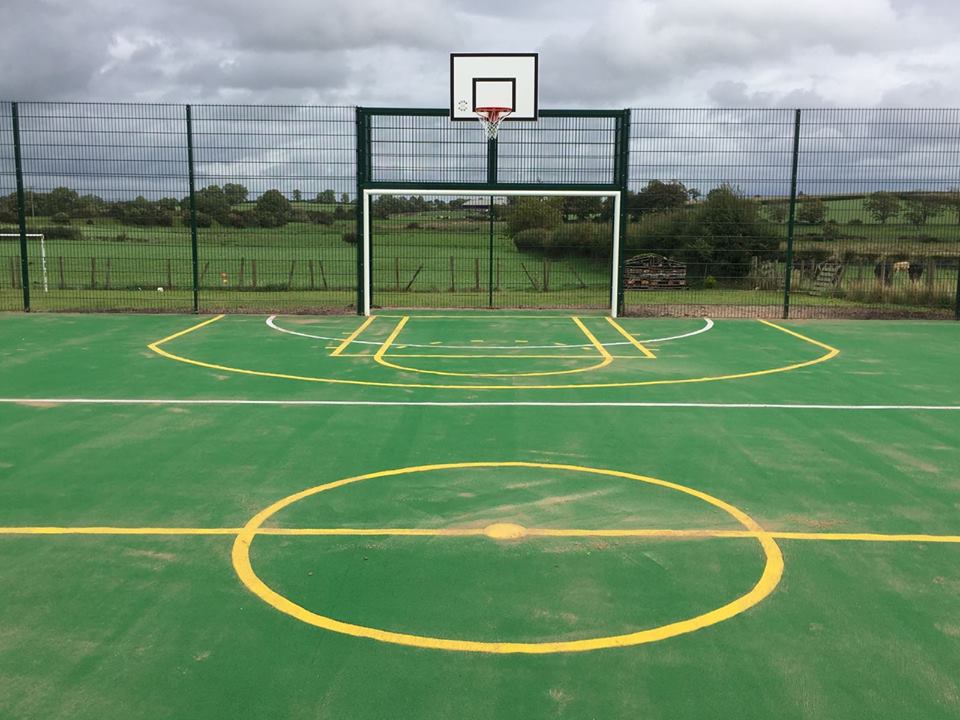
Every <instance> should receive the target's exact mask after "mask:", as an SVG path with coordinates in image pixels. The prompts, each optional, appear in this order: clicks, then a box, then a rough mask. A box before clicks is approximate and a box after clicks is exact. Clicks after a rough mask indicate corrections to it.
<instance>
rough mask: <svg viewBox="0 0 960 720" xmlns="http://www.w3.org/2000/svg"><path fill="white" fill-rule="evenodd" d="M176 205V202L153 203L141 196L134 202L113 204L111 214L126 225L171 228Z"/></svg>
mask: <svg viewBox="0 0 960 720" xmlns="http://www.w3.org/2000/svg"><path fill="white" fill-rule="evenodd" d="M176 205H177V203H176V200H168V201H157V202H151V201H150V200H147V199H146V198H144V197H143V196H142V195H141V196H138V197H137V198H135V199H134V200H130V201H125V202H116V203H113V205H111V207H110V214H111V216H113V217H115V218H116V219H117V220H118V221H120V222H121V223H123V224H124V225H140V226H160V227H170V226H171V225H173V209H174V208H176Z"/></svg>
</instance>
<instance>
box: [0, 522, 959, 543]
mask: <svg viewBox="0 0 960 720" xmlns="http://www.w3.org/2000/svg"><path fill="white" fill-rule="evenodd" d="M243 530H244V529H243V528H241V527H233V528H229V527H224V528H195V527H114V526H78V527H69V526H55V525H41V526H10V527H0V535H135V536H136V535H184V536H190V535H238V534H240V533H241V532H243ZM522 530H523V532H522V534H521V535H519V536H518V537H549V538H580V537H585V538H652V539H656V538H708V539H733V540H750V539H756V538H757V537H758V536H759V535H761V534H763V535H767V536H769V537H772V538H774V539H775V540H800V541H814V542H871V543H940V544H960V535H935V534H929V533H851V532H796V531H790V530H765V531H762V532H761V533H758V532H755V531H752V530H711V529H696V528H694V529H686V528H679V529H677V528H536V527H533V528H522ZM256 534H257V535H275V536H290V537H371V536H378V537H478V536H483V535H488V534H489V532H488V529H487V526H484V527H469V528H350V527H345V528H274V527H261V528H259V529H258V530H257V531H256Z"/></svg>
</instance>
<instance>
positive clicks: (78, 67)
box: [0, 0, 960, 108]
mask: <svg viewBox="0 0 960 720" xmlns="http://www.w3.org/2000/svg"><path fill="white" fill-rule="evenodd" d="M0 27H3V28H5V30H4V32H3V42H2V43H0V99H2V100H22V101H28V100H73V101H87V100H109V101H137V102H148V101H149V102H176V103H183V102H194V103H294V104H298V103H304V104H322V105H371V106H378V105H384V106H417V107H419V106H428V107H444V106H446V105H447V103H448V73H449V62H448V56H449V53H451V52H487V51H490V52H537V53H539V54H540V106H541V107H545V108H551V107H597V108H621V107H803V108H808V107H960V82H957V78H958V77H960V3H958V2H956V0H805V2H795V3H790V2H775V1H774V0H592V1H591V2H584V1H583V0H471V1H468V0H448V1H447V2H443V1H442V0H271V1H270V2H268V3H267V2H261V3H253V2H250V1H249V0H154V1H153V2H148V1H146V0H2V2H0Z"/></svg>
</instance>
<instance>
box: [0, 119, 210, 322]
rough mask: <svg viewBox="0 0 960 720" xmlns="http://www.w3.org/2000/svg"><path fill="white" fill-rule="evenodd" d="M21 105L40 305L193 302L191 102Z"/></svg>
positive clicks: (168, 306) (5, 227)
mask: <svg viewBox="0 0 960 720" xmlns="http://www.w3.org/2000/svg"><path fill="white" fill-rule="evenodd" d="M18 108H19V121H20V146H21V153H22V159H23V176H24V186H25V211H26V215H27V230H28V233H29V234H30V238H29V243H28V256H29V282H30V286H31V287H30V290H31V292H30V297H31V308H32V309H34V310H109V311H119V310H158V311H183V310H189V309H191V307H192V301H191V283H190V268H191V260H190V236H189V231H188V228H186V227H184V225H183V223H182V222H181V220H180V212H179V211H180V199H181V198H183V197H184V196H185V195H186V194H187V162H186V160H187V157H186V147H185V143H184V121H183V107H182V106H172V105H116V104H99V103H98V104H93V103H20V104H19V106H18ZM9 219H10V218H7V217H5V218H3V220H4V222H3V224H2V232H5V233H6V232H16V231H17V230H16V223H9V222H6V220H9Z"/></svg>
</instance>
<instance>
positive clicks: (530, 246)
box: [513, 228, 551, 252]
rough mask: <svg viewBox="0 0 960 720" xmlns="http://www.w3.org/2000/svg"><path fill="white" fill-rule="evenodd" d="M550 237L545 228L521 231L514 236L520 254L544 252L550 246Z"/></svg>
mask: <svg viewBox="0 0 960 720" xmlns="http://www.w3.org/2000/svg"><path fill="white" fill-rule="evenodd" d="M550 235H551V233H550V231H549V230H546V229H544V228H530V229H528V230H521V231H520V232H518V233H517V234H515V235H514V236H513V244H514V246H515V247H516V248H517V250H519V251H520V252H544V251H545V250H546V249H547V248H548V247H549V246H550Z"/></svg>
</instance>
